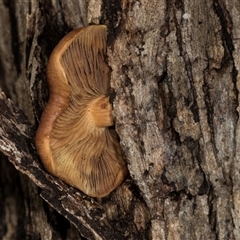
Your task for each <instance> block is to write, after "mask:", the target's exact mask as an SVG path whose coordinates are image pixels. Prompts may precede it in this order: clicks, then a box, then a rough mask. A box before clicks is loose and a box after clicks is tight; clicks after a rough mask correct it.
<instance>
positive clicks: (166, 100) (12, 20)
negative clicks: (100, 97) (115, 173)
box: [0, 0, 240, 240]
mask: <svg viewBox="0 0 240 240" xmlns="http://www.w3.org/2000/svg"><path fill="white" fill-rule="evenodd" d="M0 9H1V15H0V18H1V21H0V32H1V35H2V37H1V39H0V53H1V54H0V56H1V57H0V69H1V75H0V77H1V78H0V86H1V88H2V91H3V92H4V93H5V94H4V93H3V92H1V94H0V124H1V125H0V133H1V135H0V150H1V151H2V152H3V153H4V154H5V156H7V157H8V160H9V161H10V162H11V163H13V165H14V166H15V168H16V169H17V170H15V169H14V168H12V165H11V164H10V163H9V161H7V159H6V158H5V157H4V156H3V155H2V156H1V158H2V160H1V161H0V164H1V167H0V171H1V175H0V176H1V177H0V184H1V185H0V186H1V191H0V216H1V222H2V225H1V226H0V236H1V237H2V239H17V238H20V239H35V238H36V239H37V238H38V239H39V238H42V239H82V238H86V239H161V240H162V239H163V240H164V239H166V240H175V239H226V240H229V239H232V240H234V239H235V240H236V239H240V212H239V209H240V208H239V206H240V191H239V188H240V175H239V172H240V146H239V140H238V139H240V129H239V88H240V78H239V73H238V72H239V68H240V60H239V56H240V51H239V49H240V42H239V39H240V31H239V30H238V29H239V27H238V26H239V24H240V17H239V16H240V3H239V1H237V0H234V1H230V0H221V1H220V0H212V1H197V0H188V1H186V0H185V1H173V0H170V1H162V0H160V1H159V0H153V1H146V0H142V1H135V0H132V1H113V0H110V1H107V0H102V1H101V0H89V1H77V0H75V1H54V0H51V1H46V0H40V1H36V0H31V1H28V2H27V1H19V2H17V3H16V2H15V1H13V0H11V1H2V2H0ZM89 24H106V25H107V26H108V64H109V66H110V67H111V69H112V74H111V86H112V88H113V91H114V92H115V99H114V103H113V107H114V117H115V120H116V124H115V128H116V131H117V132H118V134H119V137H120V143H121V147H122V150H123V153H124V156H125V158H126V160H127V163H128V169H129V176H128V178H127V179H126V181H125V182H124V183H123V184H122V185H121V186H120V187H119V188H117V189H116V191H114V192H112V193H111V194H110V195H109V196H107V197H105V198H102V199H94V198H90V197H88V196H86V195H84V194H83V193H82V192H80V191H78V190H76V189H74V188H72V187H69V186H68V185H67V184H65V183H63V182H62V181H61V180H59V179H57V178H55V177H53V176H51V175H49V174H48V173H47V172H46V171H45V170H44V169H43V167H42V165H41V162H40V160H39V158H38V156H37V153H36V149H35V147H34V135H35V130H36V128H37V125H38V122H39V118H40V116H41V112H42V110H43V108H44V105H45V104H46V101H47V99H48V87H47V82H46V75H45V70H46V64H47V59H48V57H49V55H50V53H51V51H52V49H53V48H54V46H55V45H56V44H57V42H58V41H59V40H60V39H61V38H62V37H63V36H64V35H65V34H66V33H67V32H69V31H70V30H71V29H74V28H77V27H82V26H87V25H89ZM6 96H7V97H8V98H10V99H11V100H9V99H7V97H6ZM25 116H26V117H25ZM22 173H23V174H24V175H23V174H22ZM26 175H27V176H28V177H27V176H26ZM39 196H41V198H40V197H39ZM42 199H44V201H43V200H42Z"/></svg>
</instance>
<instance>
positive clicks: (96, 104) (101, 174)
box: [36, 25, 127, 197]
mask: <svg viewBox="0 0 240 240" xmlns="http://www.w3.org/2000/svg"><path fill="white" fill-rule="evenodd" d="M47 75H48V81H49V85H50V99H49V102H48V104H47V106H46V109H47V110H46V111H45V110H44V112H43V115H42V119H43V120H44V122H42V119H41V122H40V125H39V129H38V132H37V138H36V146H37V148H38V152H39V155H40V157H41V158H42V161H43V164H44V166H45V167H46V169H47V170H48V171H49V172H51V173H52V174H53V175H55V176H57V177H59V178H61V179H63V180H64V181H66V182H67V183H68V184H70V185H72V186H74V187H76V188H78V189H80V190H81V191H83V192H84V193H86V194H88V195H90V196H93V197H103V196H106V195H107V194H109V193H110V192H111V191H112V190H113V189H115V188H116V187H117V186H119V185H120V184H121V183H122V181H123V180H124V178H125V176H126V174H127V168H126V162H125V160H124V159H123V157H122V153H121V148H120V144H119V139H118V136H117V134H116V132H115V131H114V130H112V129H111V130H110V129H109V128H108V126H111V125H112V124H113V120H112V109H111V104H110V103H109V97H108V94H109V86H110V70H109V67H108V65H107V64H106V27H105V26H104V25H95V26H89V27H86V28H83V29H81V30H74V31H73V32H71V33H69V34H68V35H67V36H66V37H65V38H63V39H62V40H61V41H60V43H59V45H58V46H57V47H56V48H55V50H54V51H53V53H52V56H51V57H50V60H49V67H48V74H47ZM47 123H48V124H51V127H49V125H47ZM47 126H48V127H47ZM44 129H45V130H44ZM46 129H49V131H48V132H47V130H46ZM41 130H42V132H44V134H43V133H41Z"/></svg>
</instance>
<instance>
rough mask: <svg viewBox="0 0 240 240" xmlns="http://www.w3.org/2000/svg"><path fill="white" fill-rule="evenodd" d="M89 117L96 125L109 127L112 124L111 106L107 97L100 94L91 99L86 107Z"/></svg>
mask: <svg viewBox="0 0 240 240" xmlns="http://www.w3.org/2000/svg"><path fill="white" fill-rule="evenodd" d="M87 111H88V114H89V119H92V121H93V122H94V125H95V126H97V127H110V126H112V125H113V118H112V113H111V112H112V106H111V104H110V103H109V97H106V96H101V97H98V98H96V99H94V100H92V101H91V102H90V103H89V104H88V107H87Z"/></svg>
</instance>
